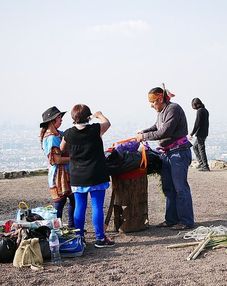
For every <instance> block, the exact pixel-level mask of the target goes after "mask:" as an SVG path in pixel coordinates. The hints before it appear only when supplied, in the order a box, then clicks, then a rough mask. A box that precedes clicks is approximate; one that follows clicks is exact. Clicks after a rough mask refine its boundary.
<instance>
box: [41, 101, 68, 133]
mask: <svg viewBox="0 0 227 286" xmlns="http://www.w3.org/2000/svg"><path fill="white" fill-rule="evenodd" d="M65 113H66V111H64V112H61V111H60V110H59V109H58V108H57V107H56V106H52V107H50V108H48V109H47V110H46V111H44V112H43V114H42V118H43V122H41V123H40V128H42V127H45V126H46V125H47V123H48V122H50V121H52V120H54V119H55V118H56V117H58V116H59V115H61V117H63V116H64V115H65Z"/></svg>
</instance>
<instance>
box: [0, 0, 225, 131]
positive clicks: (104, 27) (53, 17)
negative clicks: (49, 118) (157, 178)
mask: <svg viewBox="0 0 227 286" xmlns="http://www.w3.org/2000/svg"><path fill="white" fill-rule="evenodd" d="M226 11H227V2H226V1H225V0H217V1H212V0H206V1H204V0H199V1H197V0H191V1H184V0H172V1H168V0H159V1H154V0H149V1H148V0H140V1H137V0H135V1H133V0H124V1H120V0H114V1H104V0H103V1H99V0H97V1H88V0H83V1H73V0H68V1H58V0H54V1H51V0H46V1H29V0H20V1H17V0H7V1H4V0H1V1H0V37H1V46H0V62H1V65H0V94H1V106H2V109H1V113H0V119H1V120H0V122H1V123H2V124H6V123H10V124H26V125H31V126H37V132H38V129H39V123H40V121H41V114H42V112H43V111H44V110H45V109H47V108H48V107H50V106H53V105H56V106H58V107H59V109H61V110H70V109H71V108H72V106H73V105H74V104H76V103H85V104H87V105H89V106H90V107H91V109H92V111H93V112H95V111H97V110H101V111H103V113H104V114H105V115H106V116H108V117H109V119H110V120H111V122H112V127H113V128H117V127H119V126H122V125H124V124H125V123H130V124H135V125H137V126H138V125H139V126H140V127H147V124H148V123H149V124H150V123H153V122H154V120H155V118H156V114H155V111H153V110H151V109H150V106H149V103H148V101H147V92H148V91H149V90H150V89H151V88H152V87H155V86H159V85H160V84H161V83H162V82H164V83H165V84H166V87H167V88H168V89H169V90H170V91H172V92H173V93H175V94H176V97H175V98H174V100H173V101H176V102H178V103H180V104H181V105H182V107H183V108H184V110H185V112H186V114H187V116H188V120H189V124H190V127H191V124H192V122H193V120H194V117H195V112H194V111H193V110H192V108H191V100H192V98H194V97H199V98H201V99H202V101H203V102H204V103H205V105H206V107H207V109H208V110H209V111H210V120H211V124H213V123H214V122H222V121H223V120H225V118H226V115H225V112H226V110H225V109H226V103H227V97H226V95H225V82H226V79H225V77H226V64H227V55H226V50H227V37H226V27H227V18H226ZM64 124H65V125H64ZM64 124H63V127H66V126H69V124H71V119H70V114H69V113H68V114H67V115H66V116H65V121H64Z"/></svg>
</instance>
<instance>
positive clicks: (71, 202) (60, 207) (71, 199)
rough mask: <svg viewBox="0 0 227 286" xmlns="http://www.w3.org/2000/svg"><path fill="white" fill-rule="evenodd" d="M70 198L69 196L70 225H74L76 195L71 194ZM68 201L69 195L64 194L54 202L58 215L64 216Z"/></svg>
mask: <svg viewBox="0 0 227 286" xmlns="http://www.w3.org/2000/svg"><path fill="white" fill-rule="evenodd" d="M68 198H69V202H68V226H69V227H74V219H73V214H74V209H75V199H74V195H73V194H71V195H69V196H68ZM66 202H67V197H66V196H64V197H63V198H61V199H60V200H59V201H57V202H55V203H54V207H55V208H56V210H57V217H59V218H62V213H63V209H64V206H65V204H66Z"/></svg>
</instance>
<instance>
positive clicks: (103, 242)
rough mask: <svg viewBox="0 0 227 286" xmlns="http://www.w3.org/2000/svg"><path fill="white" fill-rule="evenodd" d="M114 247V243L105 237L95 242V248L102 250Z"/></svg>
mask: <svg viewBox="0 0 227 286" xmlns="http://www.w3.org/2000/svg"><path fill="white" fill-rule="evenodd" d="M114 245H115V242H114V241H113V240H111V239H110V238H108V237H107V236H105V237H104V238H103V239H98V240H96V242H95V247H97V248H104V247H112V246H114Z"/></svg>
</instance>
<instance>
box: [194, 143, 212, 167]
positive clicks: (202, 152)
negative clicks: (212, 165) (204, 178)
mask: <svg viewBox="0 0 227 286" xmlns="http://www.w3.org/2000/svg"><path fill="white" fill-rule="evenodd" d="M205 140H206V138H203V137H196V141H195V143H194V145H193V151H194V153H195V156H196V159H197V161H198V162H199V166H200V167H202V168H209V166H208V162H207V155H206V148H205Z"/></svg>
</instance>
